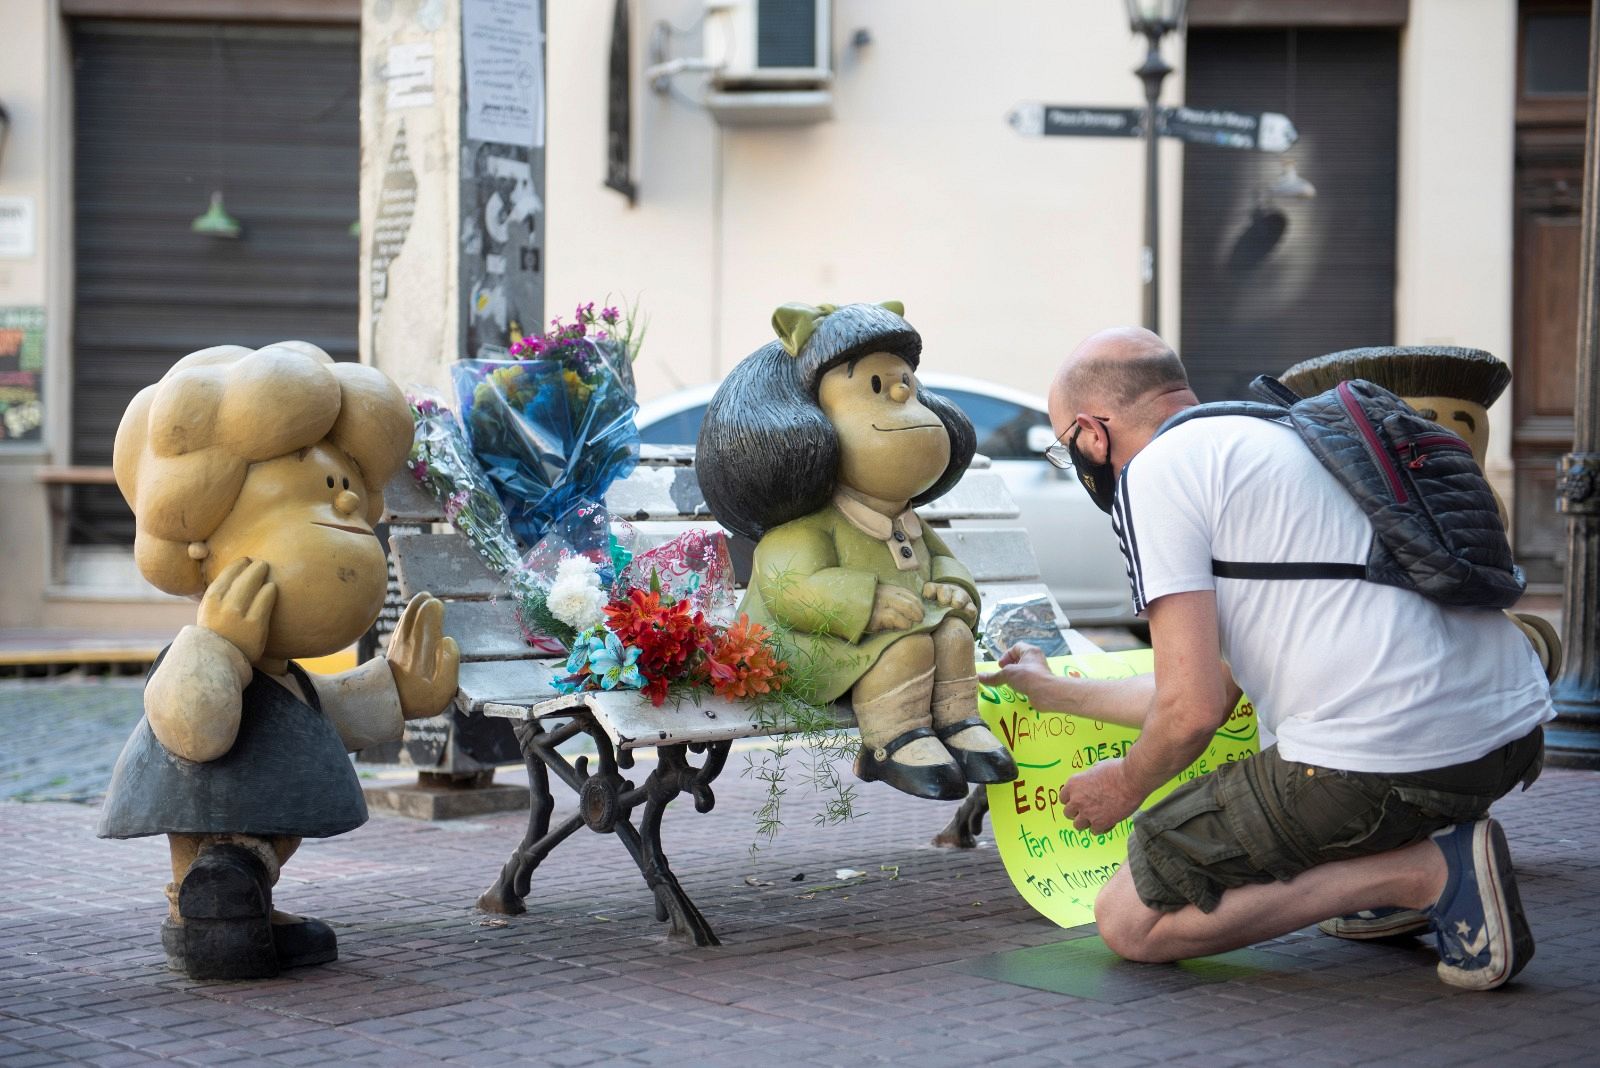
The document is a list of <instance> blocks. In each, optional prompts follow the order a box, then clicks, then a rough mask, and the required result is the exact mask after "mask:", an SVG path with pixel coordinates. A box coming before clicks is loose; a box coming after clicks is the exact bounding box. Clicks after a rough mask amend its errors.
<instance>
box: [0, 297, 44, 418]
mask: <svg viewBox="0 0 1600 1068" xmlns="http://www.w3.org/2000/svg"><path fill="white" fill-rule="evenodd" d="M43 392H44V309H43V308H37V307H24V308H0V448H3V447H6V446H11V445H32V446H38V445H39V444H40V443H42V442H43V440H44V399H43Z"/></svg>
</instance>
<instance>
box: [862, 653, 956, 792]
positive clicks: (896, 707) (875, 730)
mask: <svg viewBox="0 0 1600 1068" xmlns="http://www.w3.org/2000/svg"><path fill="white" fill-rule="evenodd" d="M863 681H865V680H863ZM860 689H861V683H857V684H856V692H857V693H858V694H859V692H860ZM932 694H933V669H932V668H928V669H927V670H926V671H924V672H922V673H921V674H918V675H916V676H914V677H912V678H910V679H908V680H906V681H905V682H902V683H900V684H899V685H898V686H895V687H893V688H892V689H890V690H887V691H885V692H884V693H882V694H878V695H876V696H873V697H867V698H861V697H859V696H857V697H856V698H855V699H854V701H853V703H854V706H855V713H856V722H857V724H859V725H860V728H861V752H860V753H858V754H857V755H856V777H857V778H859V779H861V780H862V781H863V782H886V783H888V784H889V785H890V786H893V787H894V788H895V789H896V790H899V791H900V792H901V793H907V794H910V795H911V796H912V797H926V798H929V799H930V800H935V801H955V800H958V799H960V798H962V797H965V796H966V794H967V783H966V779H965V778H964V777H963V776H962V774H961V769H960V768H959V767H957V766H956V763H955V761H954V760H952V759H951V758H950V754H949V752H947V751H946V750H945V747H944V746H943V745H942V744H940V742H939V739H938V738H936V737H934V733H933V725H932V722H931V719H930V717H929V713H928V702H929V699H930V698H931V697H932Z"/></svg>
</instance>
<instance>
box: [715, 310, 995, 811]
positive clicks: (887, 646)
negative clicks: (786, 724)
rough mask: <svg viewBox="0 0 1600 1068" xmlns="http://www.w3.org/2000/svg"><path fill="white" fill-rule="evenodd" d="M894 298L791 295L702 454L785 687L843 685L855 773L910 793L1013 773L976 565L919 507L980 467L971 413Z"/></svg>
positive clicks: (821, 689) (832, 690)
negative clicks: (835, 301)
mask: <svg viewBox="0 0 1600 1068" xmlns="http://www.w3.org/2000/svg"><path fill="white" fill-rule="evenodd" d="M902 312H903V309H902V307H901V306H900V305H899V304H898V303H894V302H886V303H884V304H848V305H845V306H843V307H836V306H834V305H831V304H823V305H820V306H817V307H812V306H810V305H805V304H786V305H784V306H783V307H781V308H779V309H778V310H777V311H776V312H774V313H773V317H772V324H773V329H774V330H775V331H776V332H777V335H778V340H777V341H773V342H770V343H768V344H767V345H765V346H763V347H762V348H760V349H758V350H756V351H755V352H754V353H752V354H751V355H750V356H748V357H746V358H745V359H744V360H743V361H742V362H741V363H740V364H739V365H738V366H737V367H735V368H734V369H733V372H732V373H731V374H729V375H728V377H727V379H726V380H725V381H724V382H723V384H722V386H721V388H720V389H718V390H717V393H716V396H715V397H713V398H712V400H711V405H710V407H709V408H708V409H707V411H706V416H705V421H704V422H703V423H702V425H701V429H700V441H699V445H698V448H697V450H696V459H695V463H696V466H697V468H698V470H699V476H700V484H701V487H702V489H703V490H704V492H705V496H706V501H707V503H708V504H709V505H710V506H711V511H712V513H713V514H714V515H715V516H716V517H717V519H718V521H720V522H721V523H722V524H723V525H724V526H726V527H727V528H729V529H730V530H733V531H734V532H736V533H739V534H743V535H745V536H746V537H748V538H751V539H752V540H755V541H758V542H759V544H758V545H757V546H756V551H755V562H754V567H753V570H752V574H751V577H750V584H749V588H748V590H747V592H746V594H745V598H744V603H743V604H742V606H741V609H740V610H741V611H743V612H747V613H749V615H750V618H751V619H752V620H754V621H756V622H759V623H761V624H763V625H767V626H773V625H776V626H774V630H775V631H776V633H777V635H778V640H779V642H780V643H781V644H782V645H783V649H784V655H785V657H786V659H787V660H788V663H789V674H790V680H791V681H790V686H791V687H792V688H793V689H794V690H795V691H796V692H797V695H798V696H800V697H801V698H803V699H805V700H807V701H810V702H812V703H814V704H826V703H828V702H831V701H834V700H837V699H839V698H841V697H843V696H844V695H846V694H848V695H849V699H850V703H851V705H852V706H853V707H854V710H855V715H856V719H857V721H858V723H859V724H860V728H861V751H860V754H859V755H858V757H857V758H856V766H855V770H856V775H857V776H858V777H860V778H861V779H863V780H865V781H869V782H870V781H876V780H881V781H883V782H886V783H888V784H889V785H890V786H893V787H894V788H896V789H898V790H902V791H904V792H906V793H908V794H912V795H914V796H917V797H927V798H938V799H947V800H948V799H954V798H959V797H962V796H964V795H965V793H966V790H967V783H969V782H974V783H992V782H1007V781H1009V780H1011V779H1013V778H1015V777H1016V774H1017V769H1016V765H1015V763H1014V762H1013V761H1012V759H1011V754H1010V753H1009V752H1007V751H1006V748H1005V747H1004V746H1003V745H1002V744H1001V743H1000V741H999V739H997V738H996V737H995V736H994V735H993V734H992V733H991V732H990V731H989V729H988V728H987V727H985V726H984V724H983V720H982V719H981V718H979V716H978V714H977V677H976V674H975V672H974V668H973V661H974V649H975V645H974V641H973V629H974V627H975V626H976V624H977V619H978V590H977V587H976V586H975V585H974V584H973V581H972V576H971V574H970V573H969V572H968V571H967V569H966V568H965V567H963V566H962V565H961V562H960V561H959V560H957V559H956V558H955V557H954V556H952V555H951V553H950V550H949V548H948V547H947V546H946V545H945V543H944V542H943V541H942V540H940V538H939V536H938V534H936V533H935V532H934V531H933V529H932V528H931V527H929V526H928V525H927V524H925V523H923V522H922V521H921V520H920V519H918V518H917V514H916V512H915V511H914V510H913V509H912V506H913V505H916V504H924V503H926V502H928V501H931V500H933V499H934V498H936V497H938V496H940V495H941V494H943V493H946V492H947V491H949V490H950V488H951V487H952V486H954V485H955V484H956V482H957V481H959V480H960V478H961V476H962V474H963V473H964V472H965V471H966V468H967V465H968V464H969V463H970V462H971V461H972V454H973V450H974V447H975V444H976V441H975V436H974V433H973V429H972V424H971V423H969V422H968V421H967V418H966V416H964V415H963V414H962V413H961V411H960V409H958V408H956V407H955V406H954V405H952V404H951V403H950V402H948V401H946V400H944V399H942V398H940V397H938V396H935V395H934V394H931V393H929V392H927V391H926V390H924V389H923V388H922V387H921V385H919V384H918V382H917V379H916V375H915V372H916V370H917V364H918V361H919V359H920V357H921V353H922V338H921V337H920V336H919V335H918V334H917V332H916V330H914V329H912V327H911V325H910V324H909V323H907V322H906V321H905V319H903V318H902V317H901V315H902Z"/></svg>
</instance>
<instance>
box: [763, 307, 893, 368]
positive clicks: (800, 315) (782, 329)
mask: <svg viewBox="0 0 1600 1068" xmlns="http://www.w3.org/2000/svg"><path fill="white" fill-rule="evenodd" d="M856 306H857V305H845V307H847V308H848V307H856ZM877 306H878V307H880V308H884V309H886V310H888V311H891V312H893V313H894V314H895V315H898V316H904V315H905V313H906V306H905V305H904V304H902V303H900V302H899V301H898V300H885V301H880V302H879V303H878V305H877ZM838 310H839V305H837V304H785V305H783V306H782V307H781V308H779V309H778V310H777V311H775V312H773V313H772V331H773V333H775V334H777V335H778V340H779V341H781V342H783V348H784V351H786V352H788V354H789V355H790V356H798V355H800V350H801V349H803V348H805V345H806V342H807V341H808V340H809V339H810V338H811V335H812V334H813V333H815V332H816V329H817V323H818V322H819V321H821V320H822V319H825V318H827V317H828V316H830V315H832V314H833V313H834V312H836V311H838ZM919 347H920V346H919Z"/></svg>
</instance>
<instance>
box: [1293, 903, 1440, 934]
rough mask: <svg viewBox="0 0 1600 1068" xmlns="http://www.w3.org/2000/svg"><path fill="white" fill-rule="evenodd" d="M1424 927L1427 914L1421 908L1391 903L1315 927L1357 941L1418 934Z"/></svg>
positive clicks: (1427, 925) (1324, 921) (1335, 918)
mask: <svg viewBox="0 0 1600 1068" xmlns="http://www.w3.org/2000/svg"><path fill="white" fill-rule="evenodd" d="M1428 927H1429V923H1428V914H1427V913H1426V912H1425V911H1423V910H1421V909H1402V908H1395V907H1389V908H1381V909H1364V910H1362V911H1361V912H1352V913H1350V915H1348V916H1335V917H1334V918H1333V919H1331V920H1323V921H1322V922H1321V923H1319V924H1317V930H1319V931H1321V932H1322V933H1323V934H1326V935H1332V936H1333V937H1335V938H1348V939H1351V940H1353V941H1358V942H1363V941H1367V940H1370V939H1375V938H1400V937H1402V936H1403V935H1411V934H1420V933H1421V932H1423V931H1426V930H1427V929H1428Z"/></svg>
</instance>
